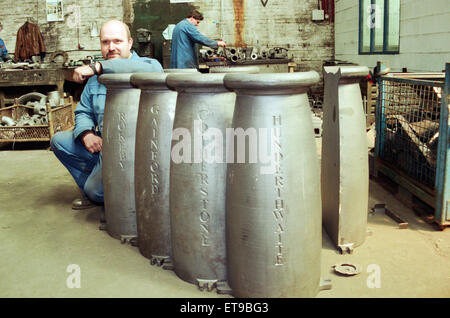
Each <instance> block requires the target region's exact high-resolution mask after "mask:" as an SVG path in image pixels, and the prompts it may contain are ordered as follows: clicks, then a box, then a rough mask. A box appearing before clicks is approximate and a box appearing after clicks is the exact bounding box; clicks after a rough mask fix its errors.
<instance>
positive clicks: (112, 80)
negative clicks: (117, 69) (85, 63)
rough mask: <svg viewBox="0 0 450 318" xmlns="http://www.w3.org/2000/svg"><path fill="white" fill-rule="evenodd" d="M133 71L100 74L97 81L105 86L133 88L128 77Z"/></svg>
mask: <svg viewBox="0 0 450 318" xmlns="http://www.w3.org/2000/svg"><path fill="white" fill-rule="evenodd" d="M132 75H133V73H120V74H117V73H116V74H102V75H100V76H99V77H98V82H99V83H101V84H103V85H105V86H106V87H121V88H134V86H133V85H131V82H130V79H131V76H132Z"/></svg>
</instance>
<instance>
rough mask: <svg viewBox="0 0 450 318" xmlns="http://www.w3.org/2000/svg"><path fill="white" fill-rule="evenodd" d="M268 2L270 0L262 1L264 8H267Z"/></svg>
mask: <svg viewBox="0 0 450 318" xmlns="http://www.w3.org/2000/svg"><path fill="white" fill-rule="evenodd" d="M267 2H269V0H261V3H262V5H263V7H265V6H266V5H267Z"/></svg>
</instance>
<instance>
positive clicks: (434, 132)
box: [378, 78, 443, 188]
mask: <svg viewBox="0 0 450 318" xmlns="http://www.w3.org/2000/svg"><path fill="white" fill-rule="evenodd" d="M380 85H381V90H380V95H379V102H380V105H381V107H380V111H381V112H380V114H379V119H381V123H380V125H379V127H380V128H381V131H380V132H379V136H380V137H381V138H379V139H380V140H379V141H378V142H379V157H380V158H381V159H383V160H385V161H386V162H388V163H391V164H393V165H394V166H395V167H396V168H399V169H401V170H402V171H403V172H405V173H406V174H407V175H408V176H410V177H412V178H414V179H415V180H417V181H418V182H420V183H421V184H423V185H426V186H428V187H430V188H433V187H434V185H435V177H436V161H437V146H438V141H439V122H440V109H441V97H442V87H443V81H420V80H413V79H400V78H382V79H381V80H380Z"/></svg>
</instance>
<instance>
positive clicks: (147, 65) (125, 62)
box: [100, 58, 163, 74]
mask: <svg viewBox="0 0 450 318" xmlns="http://www.w3.org/2000/svg"><path fill="white" fill-rule="evenodd" d="M100 63H101V71H100V74H111V73H140V72H163V68H162V66H161V64H160V63H159V62H158V61H157V60H155V59H150V58H140V59H114V60H107V61H101V62H100Z"/></svg>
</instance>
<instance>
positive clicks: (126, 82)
mask: <svg viewBox="0 0 450 318" xmlns="http://www.w3.org/2000/svg"><path fill="white" fill-rule="evenodd" d="M130 77H131V74H105V75H101V76H100V77H99V82H100V83H102V84H104V85H105V86H106V90H107V93H106V103H105V112H104V120H103V134H102V137H103V148H102V152H103V166H102V175H103V191H104V198H105V217H106V231H107V232H108V233H109V234H110V235H111V236H112V237H114V238H116V239H121V240H122V241H127V240H129V239H132V238H133V237H135V236H136V235H137V230H136V207H135V197H134V150H135V139H136V121H137V114H138V108H139V97H140V90H139V89H138V88H134V87H133V86H132V85H131V83H130Z"/></svg>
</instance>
